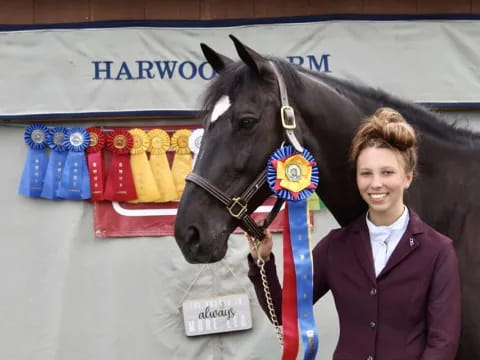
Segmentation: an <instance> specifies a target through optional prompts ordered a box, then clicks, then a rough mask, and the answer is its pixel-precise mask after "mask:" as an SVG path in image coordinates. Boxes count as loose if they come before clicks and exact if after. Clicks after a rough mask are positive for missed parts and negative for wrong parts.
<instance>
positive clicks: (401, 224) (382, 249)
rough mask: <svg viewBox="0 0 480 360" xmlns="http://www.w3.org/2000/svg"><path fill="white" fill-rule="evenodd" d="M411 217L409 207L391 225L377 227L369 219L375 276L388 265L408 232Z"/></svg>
mask: <svg viewBox="0 0 480 360" xmlns="http://www.w3.org/2000/svg"><path fill="white" fill-rule="evenodd" d="M409 220H410V215H409V213H408V210H407V207H404V210H403V213H402V215H400V217H399V218H398V219H397V220H396V221H395V222H394V223H393V224H391V225H387V226H377V225H375V224H374V223H372V222H371V221H370V220H369V219H368V213H367V226H368V232H369V234H370V243H371V245H372V253H373V263H374V265H375V275H376V276H378V274H380V273H381V272H382V270H383V268H384V267H385V265H386V264H387V261H388V259H389V258H390V256H391V255H392V253H393V250H395V248H396V247H397V245H398V243H399V242H400V239H401V238H402V236H403V234H404V233H405V231H406V230H407V225H408V221H409Z"/></svg>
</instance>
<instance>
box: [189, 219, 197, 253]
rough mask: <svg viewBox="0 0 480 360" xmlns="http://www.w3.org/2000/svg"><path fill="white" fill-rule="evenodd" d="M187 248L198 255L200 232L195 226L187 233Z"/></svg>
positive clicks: (190, 227)
mask: <svg viewBox="0 0 480 360" xmlns="http://www.w3.org/2000/svg"><path fill="white" fill-rule="evenodd" d="M186 240H187V246H188V247H189V248H190V251H191V252H192V253H198V250H199V247H200V232H199V231H198V229H197V228H196V227H195V226H192V225H191V226H189V227H188V229H187V233H186Z"/></svg>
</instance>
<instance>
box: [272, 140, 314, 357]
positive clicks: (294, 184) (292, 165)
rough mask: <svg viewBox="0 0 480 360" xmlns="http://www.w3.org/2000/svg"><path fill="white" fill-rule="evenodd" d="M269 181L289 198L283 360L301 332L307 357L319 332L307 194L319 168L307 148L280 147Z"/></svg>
mask: <svg viewBox="0 0 480 360" xmlns="http://www.w3.org/2000/svg"><path fill="white" fill-rule="evenodd" d="M267 181H268V184H269V186H270V189H271V190H272V191H273V192H274V193H275V195H277V196H278V197H280V198H282V199H285V200H287V206H286V209H287V211H286V214H287V216H288V228H287V229H285V230H286V231H285V232H284V239H283V241H284V244H283V257H284V278H283V297H282V323H283V337H284V348H283V356H282V359H283V360H294V359H296V358H297V353H298V343H299V340H298V338H299V333H298V332H299V328H300V335H301V338H302V342H303V348H304V351H305V353H304V360H307V359H315V355H316V353H317V350H318V332H317V328H316V326H315V318H314V315H313V278H312V274H313V268H312V241H311V238H310V232H309V217H308V206H307V198H308V197H309V196H310V195H312V194H313V193H314V191H315V189H316V187H317V185H318V168H317V165H316V162H315V160H314V158H313V156H312V155H311V154H310V153H309V152H308V151H307V150H306V149H305V150H303V152H302V153H298V152H297V151H296V150H295V149H294V148H293V147H292V146H290V145H289V146H285V147H282V148H280V149H277V150H276V151H275V152H274V153H273V155H271V157H270V158H269V160H268V163H267Z"/></svg>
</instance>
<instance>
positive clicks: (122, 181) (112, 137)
mask: <svg viewBox="0 0 480 360" xmlns="http://www.w3.org/2000/svg"><path fill="white" fill-rule="evenodd" d="M106 141H107V149H108V150H109V151H110V152H111V153H112V158H111V160H110V167H109V169H108V173H107V177H106V180H105V192H104V194H103V197H104V199H105V200H110V201H120V202H124V201H131V200H135V199H136V198H137V192H136V191H135V185H134V184H133V175H132V168H131V166H130V155H129V154H130V150H131V149H132V147H133V136H132V135H131V134H130V133H129V132H128V131H126V130H122V129H115V130H114V131H112V132H111V133H109V134H107V136H106Z"/></svg>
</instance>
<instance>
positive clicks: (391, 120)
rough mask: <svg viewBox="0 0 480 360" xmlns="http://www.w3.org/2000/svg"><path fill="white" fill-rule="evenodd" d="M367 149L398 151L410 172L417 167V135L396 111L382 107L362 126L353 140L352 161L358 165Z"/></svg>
mask: <svg viewBox="0 0 480 360" xmlns="http://www.w3.org/2000/svg"><path fill="white" fill-rule="evenodd" d="M367 147H380V148H381V147H386V148H391V149H396V150H398V151H399V152H400V154H401V155H402V157H403V158H404V160H405V166H406V169H407V170H408V171H410V170H414V169H415V167H416V163H417V135H416V134H415V130H414V129H413V127H412V126H411V125H410V124H409V123H407V121H406V120H405V118H404V117H403V116H402V115H401V114H400V113H399V112H398V111H396V110H394V109H391V108H387V107H382V108H380V109H378V110H377V111H376V112H375V113H374V114H373V115H371V116H370V117H368V118H367V119H366V120H365V121H364V122H363V123H362V124H361V125H360V128H359V129H358V130H357V132H356V134H355V136H354V138H353V140H352V147H351V149H350V160H351V161H352V162H353V163H356V162H357V158H358V156H359V155H360V152H361V151H362V150H363V149H365V148H367Z"/></svg>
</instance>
